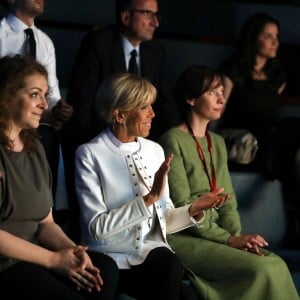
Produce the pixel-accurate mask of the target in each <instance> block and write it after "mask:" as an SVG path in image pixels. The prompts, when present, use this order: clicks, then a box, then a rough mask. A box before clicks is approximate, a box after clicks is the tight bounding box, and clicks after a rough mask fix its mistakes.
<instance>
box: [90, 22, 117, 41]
mask: <svg viewBox="0 0 300 300" xmlns="http://www.w3.org/2000/svg"><path fill="white" fill-rule="evenodd" d="M86 36H87V37H89V38H91V39H94V40H115V39H119V38H120V30H119V28H118V27H117V26H116V25H109V26H105V27H100V28H93V29H92V30H90V31H89V32H88V33H87V35H86Z"/></svg>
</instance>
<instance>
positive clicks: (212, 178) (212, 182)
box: [186, 122, 217, 191]
mask: <svg viewBox="0 0 300 300" xmlns="http://www.w3.org/2000/svg"><path fill="white" fill-rule="evenodd" d="M186 126H187V128H188V130H189V132H190V134H191V135H192V137H193V139H194V141H195V143H196V148H197V151H198V155H199V158H200V160H201V162H202V164H203V167H204V170H205V173H206V176H207V178H208V181H209V186H210V190H211V191H214V190H215V189H216V187H217V179H216V171H215V167H214V161H213V158H212V153H213V148H212V142H211V138H210V135H209V133H208V132H207V131H206V133H205V137H206V140H207V147H208V152H209V155H210V161H211V175H210V174H209V170H208V166H207V163H206V160H205V157H204V154H203V150H202V148H201V145H200V143H199V142H198V139H197V137H196V136H195V134H194V132H193V129H192V127H191V126H190V124H188V123H187V122H186Z"/></svg>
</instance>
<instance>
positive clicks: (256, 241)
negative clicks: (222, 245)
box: [228, 234, 268, 256]
mask: <svg viewBox="0 0 300 300" xmlns="http://www.w3.org/2000/svg"><path fill="white" fill-rule="evenodd" d="M228 245H229V246H231V247H233V248H237V249H241V250H245V251H249V252H252V253H254V254H257V255H259V256H263V254H262V253H261V252H260V248H259V247H265V246H268V242H267V241H266V240H265V239H264V238H263V237H262V236H260V235H259V234H244V235H240V236H231V237H230V238H229V239H228Z"/></svg>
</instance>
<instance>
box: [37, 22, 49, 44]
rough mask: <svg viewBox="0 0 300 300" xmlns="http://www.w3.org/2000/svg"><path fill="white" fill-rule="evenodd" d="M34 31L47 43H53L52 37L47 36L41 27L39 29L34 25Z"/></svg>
mask: <svg viewBox="0 0 300 300" xmlns="http://www.w3.org/2000/svg"><path fill="white" fill-rule="evenodd" d="M34 31H35V34H37V35H38V36H39V37H40V38H41V39H43V40H44V41H45V42H47V43H49V44H53V41H52V39H51V38H50V37H49V35H48V34H47V33H46V32H45V31H43V30H42V29H40V28H39V27H37V26H34Z"/></svg>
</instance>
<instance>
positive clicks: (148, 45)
mask: <svg viewBox="0 0 300 300" xmlns="http://www.w3.org/2000/svg"><path fill="white" fill-rule="evenodd" d="M141 48H143V49H146V50H151V51H159V52H161V51H164V46H163V44H162V43H161V42H160V40H158V39H156V38H153V39H152V40H150V41H145V42H142V43H141Z"/></svg>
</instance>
